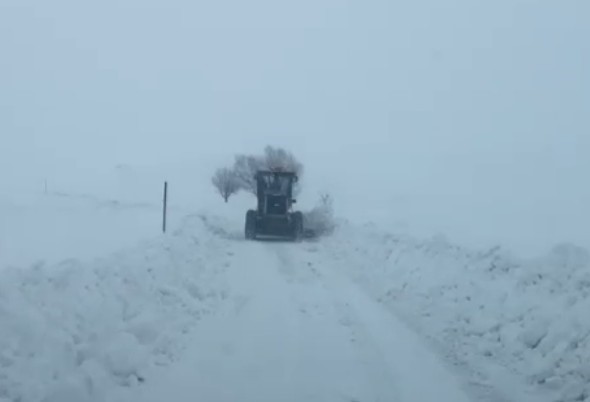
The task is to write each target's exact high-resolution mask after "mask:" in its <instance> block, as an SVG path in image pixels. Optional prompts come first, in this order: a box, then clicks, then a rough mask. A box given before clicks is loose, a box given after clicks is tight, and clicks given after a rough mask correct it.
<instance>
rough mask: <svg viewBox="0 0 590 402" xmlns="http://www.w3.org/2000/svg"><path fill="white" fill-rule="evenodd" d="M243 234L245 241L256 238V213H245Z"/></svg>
mask: <svg viewBox="0 0 590 402" xmlns="http://www.w3.org/2000/svg"><path fill="white" fill-rule="evenodd" d="M244 232H245V236H246V239H249V240H252V239H255V238H256V211H253V210H250V211H248V212H246V225H245V228H244Z"/></svg>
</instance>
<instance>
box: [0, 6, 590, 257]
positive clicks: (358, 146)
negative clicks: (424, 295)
mask: <svg viewBox="0 0 590 402" xmlns="http://www.w3.org/2000/svg"><path fill="white" fill-rule="evenodd" d="M488 3H489V4H488ZM589 20H590V3H588V2H587V1H585V0H577V1H563V2H555V1H532V0H512V1H498V2H474V1H467V0H466V1H457V0H448V1H438V0H420V1H412V2H394V1H362V2H361V1H357V2H353V1H336V0H322V1H311V0H301V1H296V2H279V1H270V0H266V1H265V0H253V1H248V2H245V1H230V0H222V1H215V2H199V1H181V0H166V1H164V0H141V1H140V0H128V1H118V0H117V1H115V0H103V1H100V2H92V3H91V2H79V1H62V0H58V1H51V2H48V1H41V0H38V1H31V0H2V1H1V2H0V50H1V54H0V169H1V170H2V172H1V173H0V178H2V180H3V182H4V184H10V183H15V182H17V181H21V182H22V181H25V182H26V181H35V180H39V178H41V177H46V176H47V175H54V176H56V177H57V176H60V177H61V176H64V175H71V176H72V177H74V176H76V174H78V177H81V176H82V175H84V172H93V173H96V172H100V171H102V170H104V171H108V170H109V169H112V167H113V166H115V165H116V164H119V163H128V164H130V165H149V166H152V167H156V168H158V167H159V168H161V169H164V170H165V169H170V170H174V171H176V172H178V171H181V170H182V169H186V170H189V169H190V170H191V171H193V172H197V171H198V173H195V180H202V181H203V182H206V181H208V176H209V175H210V169H212V168H213V167H215V166H217V165H218V164H219V163H225V162H227V161H231V158H232V155H233V154H234V153H236V152H258V151H259V150H261V149H262V147H263V146H264V145H266V144H268V143H270V144H273V145H277V146H284V147H287V148H289V149H291V150H293V151H294V152H295V154H296V155H297V156H298V157H299V158H300V159H301V160H302V161H303V162H304V164H305V165H306V166H307V174H306V180H307V182H308V183H309V186H310V189H313V191H310V194H311V196H315V194H316V192H317V191H319V190H323V189H327V190H328V191H331V192H332V193H334V194H335V195H337V199H338V201H339V202H340V205H341V208H342V209H341V211H342V213H343V214H353V213H358V214H359V215H358V216H359V217H360V216H361V215H362V216H363V217H375V218H376V217H378V216H385V215H387V214H390V215H391V216H390V217H391V218H392V220H400V219H401V220H407V221H408V222H409V224H410V225H413V224H414V225H418V226H420V225H423V224H424V226H428V227H429V229H430V228H432V229H433V230H443V231H447V232H449V233H451V234H454V235H457V236H459V237H463V238H465V239H467V238H470V237H473V238H478V237H482V238H484V239H486V240H490V241H491V240H495V239H504V240H506V241H508V242H511V243H512V244H514V245H519V246H523V247H524V246H528V245H532V244H537V243H538V244H542V245H543V246H544V245H546V244H550V243H552V242H555V241H560V240H572V241H577V242H579V243H583V244H585V245H590V236H588V235H586V231H587V227H588V225H589V224H590V219H589V218H588V216H589V215H588V205H590V189H589V187H590V186H589V184H588V183H589V180H588V173H589V172H590V73H589V71H590V40H589V39H588V38H590V24H588V21H589ZM206 185H207V186H208V185H209V184H208V182H207V184H206ZM360 201H366V202H371V203H372V204H371V205H372V207H371V208H368V209H367V208H364V207H361V206H360ZM425 222H426V223H427V224H426V223H425ZM429 225H430V226H429Z"/></svg>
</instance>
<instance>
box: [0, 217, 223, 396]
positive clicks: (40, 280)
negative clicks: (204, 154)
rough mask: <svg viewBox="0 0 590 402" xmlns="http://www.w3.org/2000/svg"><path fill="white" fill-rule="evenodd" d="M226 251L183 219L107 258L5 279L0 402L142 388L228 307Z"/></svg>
mask: <svg viewBox="0 0 590 402" xmlns="http://www.w3.org/2000/svg"><path fill="white" fill-rule="evenodd" d="M224 241H225V240H224V239H221V238H219V237H217V236H215V235H213V234H212V233H210V231H209V230H208V229H207V228H206V226H205V224H204V223H203V220H202V219H201V218H199V217H189V218H187V219H186V220H185V221H184V222H183V223H182V225H180V229H179V230H177V231H175V232H172V233H170V234H169V235H167V236H162V237H160V238H157V239H155V240H152V241H145V242H143V243H141V244H139V245H137V246H135V247H133V248H129V249H126V250H123V251H120V252H117V253H115V254H113V255H111V256H109V257H107V258H102V259H97V260H94V261H91V262H82V261H78V260H75V259H71V260H66V261H63V262H61V263H59V264H54V265H44V264H42V263H40V264H36V265H33V266H31V267H29V268H25V269H22V268H21V269H8V268H7V269H4V270H2V271H1V272H0V401H3V400H10V401H21V402H28V401H45V402H57V401H59V402H84V401H103V400H108V393H109V389H113V387H114V386H117V385H118V386H135V385H138V384H140V383H142V382H144V381H147V380H146V378H145V377H144V374H143V372H144V370H146V369H147V368H148V367H150V366H154V365H167V364H169V363H171V362H173V361H174V360H175V359H177V357H178V356H179V353H181V352H182V350H183V347H184V343H185V336H186V334H187V333H188V332H189V331H190V330H191V328H192V327H193V326H194V325H195V323H197V322H198V321H199V319H200V318H201V317H202V316H203V315H206V314H208V313H210V312H211V311H213V310H214V309H215V308H216V306H217V305H218V303H219V302H220V301H221V300H223V299H224V298H225V297H226V285H225V283H224V280H223V275H221V273H222V272H223V271H224V270H225V269H226V268H225V258H226V253H225V252H224V250H225V245H224Z"/></svg>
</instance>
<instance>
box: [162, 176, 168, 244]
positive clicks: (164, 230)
mask: <svg viewBox="0 0 590 402" xmlns="http://www.w3.org/2000/svg"><path fill="white" fill-rule="evenodd" d="M167 209H168V182H167V181H165V182H164V209H163V217H162V232H164V233H166V215H167Z"/></svg>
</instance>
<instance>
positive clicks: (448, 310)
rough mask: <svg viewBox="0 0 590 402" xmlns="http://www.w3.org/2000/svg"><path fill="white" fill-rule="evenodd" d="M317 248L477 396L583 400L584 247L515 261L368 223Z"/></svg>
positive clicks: (589, 387)
mask: <svg viewBox="0 0 590 402" xmlns="http://www.w3.org/2000/svg"><path fill="white" fill-rule="evenodd" d="M320 247H321V251H322V252H323V253H327V254H328V255H330V257H329V258H332V259H335V260H339V261H341V262H342V264H341V265H342V269H343V270H345V271H347V272H348V273H349V274H350V275H351V276H352V277H353V278H354V279H355V282H357V283H358V284H359V285H360V286H362V287H363V288H364V289H365V290H366V291H367V292H369V294H371V295H372V296H373V297H374V298H375V299H377V300H379V301H381V302H382V303H383V304H384V305H386V306H388V307H389V308H390V309H391V310H392V312H394V314H396V315H398V316H401V317H404V319H405V321H406V322H407V323H408V324H409V325H411V326H412V327H414V328H415V330H416V331H417V332H419V333H422V334H423V336H426V337H429V338H430V339H431V342H432V343H433V344H435V345H437V346H438V348H439V349H440V351H441V352H442V353H446V354H447V355H448V358H449V360H450V361H451V362H453V363H454V364H457V365H460V366H463V368H464V371H466V372H468V373H470V374H471V376H472V381H473V383H474V384H477V385H478V386H481V387H482V389H485V388H487V387H493V388H496V389H499V390H501V391H503V392H502V393H504V394H505V395H506V396H511V399H514V400H517V401H524V400H531V401H542V400H559V401H585V400H589V399H590V365H589V363H588V362H590V316H589V315H588V311H590V297H589V296H590V257H589V253H588V252H587V251H586V250H585V249H582V248H579V247H576V246H574V245H570V244H562V245H558V246H556V247H555V248H554V249H553V250H551V251H550V252H549V253H548V254H547V255H546V256H542V257H540V258H537V259H534V260H521V259H518V258H516V257H515V256H513V255H511V254H510V253H508V252H506V251H505V250H503V249H502V248H500V247H494V248H491V249H489V250H482V251H477V250H468V249H465V248H462V247H460V246H457V245H454V244H451V243H450V242H449V241H448V240H446V239H445V238H444V237H442V236H435V237H433V238H431V239H424V240H421V239H417V238H413V237H410V236H406V235H399V234H392V233H388V232H387V231H384V230H380V229H377V228H376V227H375V226H374V225H366V226H364V227H357V226H352V225H341V226H340V228H339V229H338V231H337V232H336V233H335V234H334V236H332V237H329V238H326V239H325V241H323V242H322V243H321V244H320ZM518 378H524V380H523V381H521V382H522V383H524V382H526V383H527V384H528V392H525V391H523V390H522V389H523V388H525V387H524V386H523V384H522V383H520V382H519V381H518Z"/></svg>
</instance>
